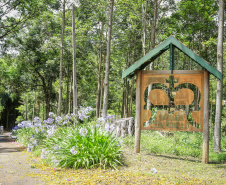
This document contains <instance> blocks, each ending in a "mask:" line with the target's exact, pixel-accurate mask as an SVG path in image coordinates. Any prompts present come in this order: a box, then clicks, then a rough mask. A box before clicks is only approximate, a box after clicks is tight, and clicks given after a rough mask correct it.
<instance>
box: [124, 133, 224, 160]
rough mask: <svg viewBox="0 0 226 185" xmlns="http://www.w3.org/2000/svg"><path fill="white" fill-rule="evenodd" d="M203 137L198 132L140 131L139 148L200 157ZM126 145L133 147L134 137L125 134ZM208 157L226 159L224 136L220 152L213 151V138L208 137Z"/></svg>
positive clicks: (146, 150) (164, 153)
mask: <svg viewBox="0 0 226 185" xmlns="http://www.w3.org/2000/svg"><path fill="white" fill-rule="evenodd" d="M202 143H203V137H202V133H200V132H195V133H193V132H170V134H166V136H162V135H161V134H160V132H156V131H145V130H142V131H141V150H144V151H145V152H147V153H153V154H162V155H174V156H181V157H194V158H198V159H201V158H202ZM124 144H125V145H126V146H127V147H130V148H133V147H134V137H130V136H127V137H126V138H125V139H124ZM209 148H210V153H209V159H210V161H211V162H224V161H226V137H225V136H222V140H221V148H222V153H214V152H213V138H210V144H209Z"/></svg>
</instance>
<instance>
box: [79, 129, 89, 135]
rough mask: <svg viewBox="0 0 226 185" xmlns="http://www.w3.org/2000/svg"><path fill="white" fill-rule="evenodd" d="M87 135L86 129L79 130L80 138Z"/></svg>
mask: <svg viewBox="0 0 226 185" xmlns="http://www.w3.org/2000/svg"><path fill="white" fill-rule="evenodd" d="M87 133H88V130H87V129H86V128H80V130H79V134H80V135H81V136H86V134H87Z"/></svg>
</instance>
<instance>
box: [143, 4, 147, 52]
mask: <svg viewBox="0 0 226 185" xmlns="http://www.w3.org/2000/svg"><path fill="white" fill-rule="evenodd" d="M147 6H148V0H146V5H145V7H144V4H142V13H143V16H142V24H143V38H142V51H143V56H144V55H146V22H147Z"/></svg>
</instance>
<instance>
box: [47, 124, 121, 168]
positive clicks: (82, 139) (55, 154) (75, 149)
mask: <svg viewBox="0 0 226 185" xmlns="http://www.w3.org/2000/svg"><path fill="white" fill-rule="evenodd" d="M43 153H44V156H45V158H46V159H45V160H46V162H47V163H49V164H52V165H55V166H60V167H72V168H76V169H77V168H93V167H103V168H105V167H108V166H109V167H113V168H116V167H117V166H118V165H121V164H122V156H121V146H120V143H119V140H118V139H117V138H116V137H114V136H113V135H112V134H111V133H109V132H106V131H104V130H102V129H101V128H100V127H97V126H93V125H92V126H89V125H84V126H80V127H71V128H65V127H64V128H60V129H58V130H57V131H56V133H55V134H54V135H53V136H52V137H51V138H48V139H46V140H45V150H44V152H43Z"/></svg>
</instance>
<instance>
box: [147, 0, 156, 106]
mask: <svg viewBox="0 0 226 185" xmlns="http://www.w3.org/2000/svg"><path fill="white" fill-rule="evenodd" d="M157 12H158V0H154V14H153V24H152V30H151V50H152V49H154V47H155V30H156V22H157ZM153 66H154V63H153V62H152V63H151V64H150V68H149V70H153ZM151 90H152V85H149V86H148V94H149V93H150V92H151ZM150 109H151V102H150V100H149V98H148V97H147V110H150Z"/></svg>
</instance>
